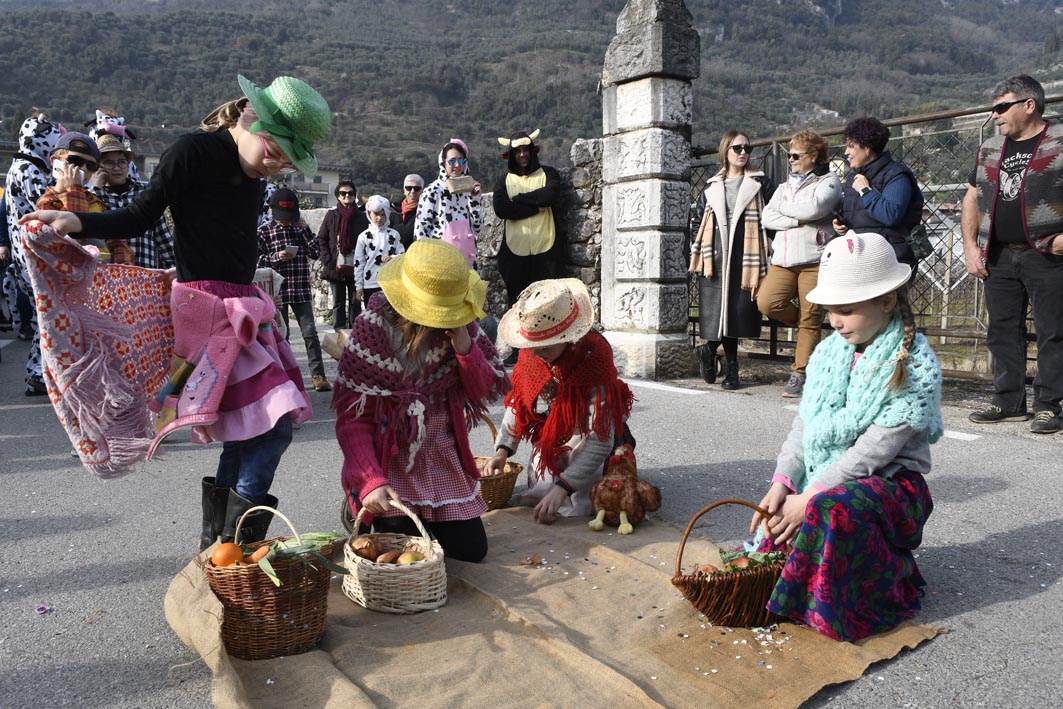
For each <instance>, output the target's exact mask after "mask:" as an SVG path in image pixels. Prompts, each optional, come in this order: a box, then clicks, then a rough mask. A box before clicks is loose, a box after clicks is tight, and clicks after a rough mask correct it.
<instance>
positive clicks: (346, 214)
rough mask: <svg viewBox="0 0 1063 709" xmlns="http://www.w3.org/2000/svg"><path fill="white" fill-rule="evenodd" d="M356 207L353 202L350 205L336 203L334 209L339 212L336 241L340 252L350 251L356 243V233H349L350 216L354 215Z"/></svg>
mask: <svg viewBox="0 0 1063 709" xmlns="http://www.w3.org/2000/svg"><path fill="white" fill-rule="evenodd" d="M356 209H357V208H356V207H355V206H354V205H353V204H352V205H351V206H350V207H345V206H343V205H342V204H337V205H336V211H338V212H339V213H340V229H339V238H338V239H337V243H338V244H339V249H340V253H341V254H349V253H351V252H352V251H354V247H355V246H356V245H357V243H358V235H357V234H352V233H351V217H353V216H354V214H355V211H356Z"/></svg>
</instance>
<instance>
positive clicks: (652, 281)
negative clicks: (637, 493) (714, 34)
mask: <svg viewBox="0 0 1063 709" xmlns="http://www.w3.org/2000/svg"><path fill="white" fill-rule="evenodd" d="M692 19H693V18H692V17H691V15H690V12H689V11H688V10H687V8H686V5H685V4H684V3H683V1H682V0H629V2H628V4H627V5H626V6H625V7H624V10H623V11H622V12H621V13H620V17H619V18H618V19H617V22H616V36H615V37H614V38H613V40H612V42H610V44H609V49H608V50H607V51H606V54H605V66H604V68H603V70H602V89H603V97H602V122H603V132H604V136H605V137H604V140H603V149H602V298H601V317H602V325H603V327H604V328H605V333H604V334H605V337H606V338H607V339H608V340H609V342H610V343H612V345H613V349H614V352H615V354H616V361H617V367H618V368H619V369H620V371H621V373H622V374H623V375H625V376H634V377H644V378H651V379H662V378H669V377H681V376H686V375H687V374H689V372H690V369H691V364H690V357H691V350H690V342H689V339H688V337H687V335H686V332H687V310H688V303H687V286H686V284H687V275H686V263H687V257H686V253H685V229H686V227H687V212H688V208H689V203H690V179H689V178H690V158H691V155H690V129H691V121H692V87H691V80H692V79H694V78H695V77H697V76H698V71H699V61H700V41H699V38H698V33H697V31H696V30H695V29H694V28H693V27H692V26H691V21H692Z"/></svg>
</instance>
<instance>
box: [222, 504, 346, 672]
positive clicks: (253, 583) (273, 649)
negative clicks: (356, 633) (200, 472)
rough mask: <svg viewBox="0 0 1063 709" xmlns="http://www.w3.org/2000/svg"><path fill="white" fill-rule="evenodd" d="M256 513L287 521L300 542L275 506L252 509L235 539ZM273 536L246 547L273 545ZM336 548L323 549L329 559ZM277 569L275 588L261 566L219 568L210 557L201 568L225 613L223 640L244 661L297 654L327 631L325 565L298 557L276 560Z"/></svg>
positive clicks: (238, 529)
mask: <svg viewBox="0 0 1063 709" xmlns="http://www.w3.org/2000/svg"><path fill="white" fill-rule="evenodd" d="M256 510H268V511H270V512H272V513H273V514H274V515H276V516H277V517H280V518H281V519H283V520H284V521H285V522H286V523H287V524H288V528H289V529H291V530H292V534H293V535H294V536H295V539H296V541H299V542H301V540H300V539H299V533H298V532H296V531H295V528H294V527H293V526H292V523H291V521H289V520H288V518H287V517H285V516H284V515H283V514H281V513H280V512H278V511H277V510H275V509H273V508H272V507H265V506H260V507H252V508H251V509H249V510H248V511H247V512H245V513H244V515H243V516H242V517H240V521H239V522H237V525H236V538H237V539H239V538H240V526H241V525H242V524H243V523H244V519H246V517H247V515H248V514H250V513H251V512H254V511H256ZM278 539H291V537H275V538H273V539H267V540H266V541H262V542H255V543H253V544H248V545H247V546H249V547H252V548H255V549H257V548H258V547H261V546H265V545H267V544H272V543H273V542H275V541H277V540H278ZM332 550H333V545H332V544H328V545H325V546H324V547H322V548H321V550H320V553H321V555H322V556H324V557H325V558H329V557H331V556H332ZM272 566H273V570H274V571H275V572H276V574H277V577H278V578H280V580H281V585H280V586H275V585H274V584H273V581H271V580H270V578H269V576H267V575H266V572H264V571H263V570H262V569H260V568H259V567H258V565H257V564H251V565H249V566H215V565H214V564H212V563H211V562H210V560H209V559H208V560H207V561H206V562H205V563H204V564H203V568H204V570H205V571H206V573H207V581H208V582H209V583H210V588H211V590H212V591H214V595H216V596H217V597H218V599H219V600H220V601H221V604H222V607H223V608H224V609H225V610H224V613H223V614H222V622H221V636H222V640H223V641H224V642H225V649H226V650H227V651H228V653H229V654H230V655H232V656H233V657H238V658H240V659H241V660H265V659H269V658H271V657H281V656H284V655H298V654H299V653H302V652H306V651H307V650H310V649H312V648H313V647H314V646H315V645H317V643H318V641H320V640H321V636H322V635H324V633H325V616H326V615H327V613H328V591H329V581H330V579H331V575H332V574H331V572H330V571H329V570H328V569H327V568H326V567H325V566H324V565H323V564H321V563H319V562H315V561H313V560H310V563H309V564H308V563H305V562H304V561H302V560H301V559H299V558H296V557H291V558H287V559H277V560H274V561H273V563H272Z"/></svg>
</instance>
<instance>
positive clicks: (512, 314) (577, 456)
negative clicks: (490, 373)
mask: <svg viewBox="0 0 1063 709" xmlns="http://www.w3.org/2000/svg"><path fill="white" fill-rule="evenodd" d="M593 323H594V310H593V308H592V305H591V297H590V293H588V292H587V286H585V285H584V284H583V283H582V282H581V281H579V280H577V279H574V278H564V279H556V280H548V281H538V282H536V283H533V284H531V285H530V286H528V287H527V288H526V289H525V290H524V291H523V292H522V293H521V294H520V297H519V298H518V299H517V302H516V304H514V306H513V307H512V308H510V310H509V312H507V313H506V314H505V315H504V316H503V317H502V320H501V322H500V323H499V325H498V338H499V339H500V340H501V341H502V342H504V343H506V344H507V345H509V346H511V347H514V348H517V349H519V350H520V355H519V357H518V359H517V364H516V366H515V367H514V368H513V389H512V391H510V393H509V394H508V395H507V396H506V414H505V418H504V419H503V421H502V427H501V428H500V430H499V433H498V438H497V439H496V440H495V449H496V450H495V454H494V455H493V456H492V457H491V458H490V459H488V461H487V463H486V464H485V465H484V473H485V474H486V475H495V474H498V473H501V472H502V471H503V470H504V469H505V464H506V461H507V460H508V459H509V457H510V456H512V455H514V454H515V453H516V452H517V446H518V444H519V442H520V440H521V439H522V438H527V439H529V440H531V443H532V465H531V466H529V468H527V469H526V470H528V472H527V473H525V474H524V478H523V479H522V480H518V481H517V488H516V490H515V491H514V493H513V497H512V498H510V500H509V504H510V505H523V506H528V507H530V506H532V505H534V506H535V511H534V513H533V518H534V519H535V521H537V522H541V523H543V524H550V523H552V522H554V521H555V520H556V519H557V516H558V515H559V514H560V515H561V516H563V517H577V516H581V515H590V514H591V513H592V512H593V508H592V506H591V500H590V489H591V486H592V485H593V484H594V483H595V482H597V481H598V480H600V479H601V477H602V473H603V471H604V469H605V466H606V464H607V462H608V459H609V454H610V453H612V451H613V449H614V448H615V447H616V446H617V445H619V444H622V443H631V444H632V445H634V443H635V441H634V438H632V437H631V432H630V431H629V430H628V428H627V424H626V421H627V418H628V416H629V415H630V414H631V405H632V403H633V402H634V396H633V395H632V393H631V390H630V389H629V388H628V386H627V384H625V383H624V382H622V381H620V378H619V375H618V374H617V372H616V365H615V364H613V350H612V348H611V347H610V346H609V343H608V342H606V340H605V338H604V337H602V336H601V335H599V334H598V333H596V332H592V331H591V325H593ZM531 470H534V471H535V474H534V476H532V475H531V474H530V471H531Z"/></svg>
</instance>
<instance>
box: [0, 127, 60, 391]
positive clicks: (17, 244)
mask: <svg viewBox="0 0 1063 709" xmlns="http://www.w3.org/2000/svg"><path fill="white" fill-rule="evenodd" d="M65 132H66V131H65V129H64V128H63V127H62V126H61V125H59V124H55V123H52V122H51V121H49V120H48V118H47V117H46V116H45V115H44V114H43V113H38V114H37V115H35V116H30V117H29V118H27V119H26V120H25V121H23V122H22V126H21V127H20V128H19V131H18V152H17V153H15V156H14V159H13V160H12V161H11V167H10V169H8V171H7V191H6V192H5V193H4V199H5V200H6V201H7V226H8V232H9V234H10V236H11V256H12V263H11V266H10V267H9V268H8V273H7V274H6V276H5V278H4V294H5V295H6V296H7V299H8V304H9V305H10V306H11V309H12V313H14V312H17V311H18V308H17V305H16V297H17V294H16V289H17V290H21V291H22V292H23V293H25V294H26V295H28V296H30V298H31V299H32V298H33V287H32V286H31V285H30V282H29V278H28V277H27V275H26V263H25V260H24V259H25V257H24V256H23V251H22V236H23V234H24V233H25V229H24V228H23V227H22V226H20V225H19V223H18V220H19V219H21V218H22V217H24V216H25V215H27V214H29V213H30V212H32V211H34V210H35V209H36V204H37V200H38V199H40V198H41V197H43V196H44V192H45V190H46V189H47V188H48V181H49V178H50V176H51V172H52V168H51V164H50V163H49V161H48V158H49V156H50V155H51V154H52V150H54V149H55V145H56V143H57V142H58V141H59V136H61V135H62V134H63V133H65ZM31 322H32V325H33V344H32V346H31V347H30V354H29V359H28V360H27V361H26V386H27V388H26V394H27V395H30V394H38V393H39V394H43V393H44V391H45V388H44V383H43V380H42V379H41V343H40V331H39V330H38V328H37V318H36V310H35V309H34V315H33V320H32V321H31Z"/></svg>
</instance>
